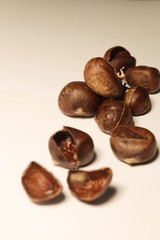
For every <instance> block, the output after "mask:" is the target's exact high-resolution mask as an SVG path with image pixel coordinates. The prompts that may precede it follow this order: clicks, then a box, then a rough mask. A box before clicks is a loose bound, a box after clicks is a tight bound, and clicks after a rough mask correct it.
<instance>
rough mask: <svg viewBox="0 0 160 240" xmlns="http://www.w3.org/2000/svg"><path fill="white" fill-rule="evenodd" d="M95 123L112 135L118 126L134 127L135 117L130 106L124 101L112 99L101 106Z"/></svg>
mask: <svg viewBox="0 0 160 240" xmlns="http://www.w3.org/2000/svg"><path fill="white" fill-rule="evenodd" d="M95 121H96V123H97V125H98V126H99V128H100V129H101V131H103V132H105V133H108V134H110V132H111V131H112V130H113V129H114V128H115V127H116V126H117V125H120V124H126V125H127V124H131V125H132V124H133V116H132V113H131V110H130V108H129V106H128V105H127V104H126V103H125V102H124V101H121V100H118V99H113V98H112V99H107V100H105V101H103V102H102V103H101V104H100V106H99V108H98V110H97V113H96V115H95Z"/></svg>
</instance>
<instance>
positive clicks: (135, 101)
mask: <svg viewBox="0 0 160 240" xmlns="http://www.w3.org/2000/svg"><path fill="white" fill-rule="evenodd" d="M124 101H125V103H126V104H127V105H128V106H129V107H130V109H131V112H132V114H133V115H134V116H139V115H142V114H145V113H147V112H148V111H149V110H150V109H151V101H150V97H149V93H148V92H147V90H146V89H145V88H143V87H141V86H138V87H131V88H129V89H127V90H126V91H125V93H124Z"/></svg>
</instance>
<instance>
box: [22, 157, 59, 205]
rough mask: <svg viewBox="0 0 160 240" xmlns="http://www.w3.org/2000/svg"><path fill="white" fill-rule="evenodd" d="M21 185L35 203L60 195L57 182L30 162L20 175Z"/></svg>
mask: <svg viewBox="0 0 160 240" xmlns="http://www.w3.org/2000/svg"><path fill="white" fill-rule="evenodd" d="M22 185H23V187H24V189H25V191H26V193H27V194H28V196H29V197H30V199H31V200H32V201H33V202H35V203H42V202H45V201H48V200H51V199H54V198H56V197H57V196H59V195H60V194H61V193H62V185H61V183H60V182H59V180H58V179H57V178H56V177H55V176H54V175H53V174H52V173H50V172H48V170H46V169H45V168H44V167H42V166H41V165H40V164H38V163H37V162H34V161H32V162H31V163H30V164H29V166H28V167H27V168H26V169H25V171H24V173H23V175H22Z"/></svg>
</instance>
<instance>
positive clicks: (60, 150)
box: [48, 127, 94, 170]
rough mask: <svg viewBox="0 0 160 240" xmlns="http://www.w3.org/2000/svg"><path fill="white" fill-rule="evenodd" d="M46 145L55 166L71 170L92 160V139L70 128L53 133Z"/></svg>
mask: <svg viewBox="0 0 160 240" xmlns="http://www.w3.org/2000/svg"><path fill="white" fill-rule="evenodd" d="M48 145H49V151H50V154H51V156H52V159H53V161H54V162H55V164H56V165H58V166H61V167H64V168H68V169H71V170H75V169H78V168H79V167H80V166H85V165H87V164H89V163H90V162H91V161H92V160H93V158H94V144H93V140H92V138H91V137H90V136H89V135H88V134H87V133H85V132H83V131H81V130H78V129H75V128H72V127H63V129H62V130H60V131H58V132H56V133H54V134H53V135H52V136H51V137H50V139H49V144H48Z"/></svg>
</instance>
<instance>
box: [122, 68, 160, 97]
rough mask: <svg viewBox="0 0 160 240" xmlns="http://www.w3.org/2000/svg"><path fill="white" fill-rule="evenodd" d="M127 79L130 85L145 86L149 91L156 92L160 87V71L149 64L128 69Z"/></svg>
mask: <svg viewBox="0 0 160 240" xmlns="http://www.w3.org/2000/svg"><path fill="white" fill-rule="evenodd" d="M126 81H127V83H128V84H129V86H130V87H136V86H141V87H144V88H145V89H146V90H147V92H148V93H155V92H157V91H159V89H160V72H159V70H158V69H157V68H154V67H149V66H143V65H140V66H136V67H131V68H128V69H127V71H126Z"/></svg>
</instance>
